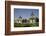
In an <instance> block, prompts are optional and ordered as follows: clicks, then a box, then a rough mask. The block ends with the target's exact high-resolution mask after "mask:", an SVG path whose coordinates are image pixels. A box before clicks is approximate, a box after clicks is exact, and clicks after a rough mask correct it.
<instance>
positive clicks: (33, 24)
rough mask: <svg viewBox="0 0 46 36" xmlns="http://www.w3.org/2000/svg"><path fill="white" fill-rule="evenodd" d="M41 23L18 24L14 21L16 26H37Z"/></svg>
mask: <svg viewBox="0 0 46 36" xmlns="http://www.w3.org/2000/svg"><path fill="white" fill-rule="evenodd" d="M37 26H39V23H31V24H17V23H14V27H37Z"/></svg>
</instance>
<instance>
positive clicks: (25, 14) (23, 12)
mask: <svg viewBox="0 0 46 36" xmlns="http://www.w3.org/2000/svg"><path fill="white" fill-rule="evenodd" d="M32 11H33V13H34V15H35V16H36V17H39V9H21V8H14V17H16V18H18V17H19V16H21V17H22V18H29V17H31V14H32Z"/></svg>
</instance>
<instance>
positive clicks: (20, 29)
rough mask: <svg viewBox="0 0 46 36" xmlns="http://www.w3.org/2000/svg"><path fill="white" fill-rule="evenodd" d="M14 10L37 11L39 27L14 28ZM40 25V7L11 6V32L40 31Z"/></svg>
mask: <svg viewBox="0 0 46 36" xmlns="http://www.w3.org/2000/svg"><path fill="white" fill-rule="evenodd" d="M14 8H23V9H39V27H15V28H14ZM41 25H42V7H41V6H22V5H11V31H29V30H42V26H41Z"/></svg>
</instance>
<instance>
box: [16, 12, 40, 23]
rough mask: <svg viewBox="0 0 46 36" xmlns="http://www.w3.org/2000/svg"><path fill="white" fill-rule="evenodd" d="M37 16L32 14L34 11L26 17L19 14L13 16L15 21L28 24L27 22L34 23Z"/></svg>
mask: <svg viewBox="0 0 46 36" xmlns="http://www.w3.org/2000/svg"><path fill="white" fill-rule="evenodd" d="M36 18H37V17H36V16H35V15H34V13H33V12H32V14H31V17H29V18H28V19H22V17H21V16H19V17H18V18H17V19H16V18H15V23H21V24H22V23H23V24H28V23H35V22H36V21H38V20H39V19H38V20H37V19H36Z"/></svg>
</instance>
